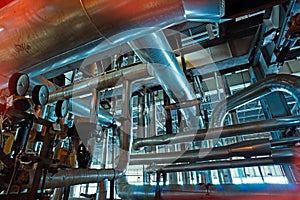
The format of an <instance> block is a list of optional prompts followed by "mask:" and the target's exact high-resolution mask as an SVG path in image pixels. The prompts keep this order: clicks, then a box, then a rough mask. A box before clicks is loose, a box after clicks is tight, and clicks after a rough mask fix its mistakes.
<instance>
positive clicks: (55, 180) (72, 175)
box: [30, 169, 117, 189]
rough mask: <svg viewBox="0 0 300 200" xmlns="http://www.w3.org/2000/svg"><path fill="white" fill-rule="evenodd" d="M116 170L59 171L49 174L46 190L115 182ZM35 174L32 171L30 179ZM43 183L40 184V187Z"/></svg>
mask: <svg viewBox="0 0 300 200" xmlns="http://www.w3.org/2000/svg"><path fill="white" fill-rule="evenodd" d="M116 173H117V172H116V171H115V170H114V169H65V170H58V172H57V173H55V174H50V173H49V174H48V175H47V176H46V180H45V185H44V187H45V189H46V188H60V187H67V186H71V185H78V184H86V183H97V182H101V181H103V180H105V179H109V180H113V179H114V178H115V177H116ZM33 175H34V172H33V171H30V177H33ZM41 186H42V183H40V187H41Z"/></svg>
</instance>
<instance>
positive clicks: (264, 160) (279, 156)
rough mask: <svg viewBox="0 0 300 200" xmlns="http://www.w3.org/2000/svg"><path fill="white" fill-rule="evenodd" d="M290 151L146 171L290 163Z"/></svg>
mask: <svg viewBox="0 0 300 200" xmlns="http://www.w3.org/2000/svg"><path fill="white" fill-rule="evenodd" d="M293 156H294V154H293V150H292V149H288V148H285V149H275V150H273V151H272V156H270V157H269V156H268V157H261V158H248V159H237V160H226V161H205V162H199V163H190V164H178V165H167V166H159V165H158V166H149V167H148V168H147V171H148V172H149V173H152V172H155V171H160V172H186V171H199V170H201V171H203V170H217V169H229V168H238V167H253V166H262V165H276V164H286V163H291V161H292V158H293Z"/></svg>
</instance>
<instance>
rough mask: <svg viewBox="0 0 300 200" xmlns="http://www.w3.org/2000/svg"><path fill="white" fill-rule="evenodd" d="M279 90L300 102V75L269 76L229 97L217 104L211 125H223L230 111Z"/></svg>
mask: <svg viewBox="0 0 300 200" xmlns="http://www.w3.org/2000/svg"><path fill="white" fill-rule="evenodd" d="M277 91H281V92H286V93H288V94H289V95H291V96H293V97H294V98H295V99H296V101H297V103H300V77H297V76H293V75H287V74H278V75H273V76H269V77H267V78H265V79H264V80H261V81H259V82H256V83H254V84H253V85H250V86H249V87H247V88H245V89H243V90H241V91H239V92H237V93H235V94H233V95H231V96H229V97H227V98H226V99H224V100H222V101H220V102H219V103H218V104H217V105H216V106H215V109H214V110H213V113H212V117H211V123H210V126H211V127H212V128H213V127H221V126H222V125H223V122H224V119H225V116H226V114H227V113H228V111H230V110H233V109H236V108H238V107H240V106H242V105H244V104H246V103H249V102H251V101H254V100H256V99H258V98H262V97H264V96H266V95H268V94H270V93H272V92H277Z"/></svg>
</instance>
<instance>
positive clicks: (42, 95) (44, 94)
mask: <svg viewBox="0 0 300 200" xmlns="http://www.w3.org/2000/svg"><path fill="white" fill-rule="evenodd" d="M48 98H49V90H48V88H47V86H45V85H36V86H35V87H34V88H33V91H32V101H33V103H35V104H36V105H45V104H46V103H47V102H48Z"/></svg>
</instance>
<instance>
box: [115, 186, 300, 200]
mask: <svg viewBox="0 0 300 200" xmlns="http://www.w3.org/2000/svg"><path fill="white" fill-rule="evenodd" d="M159 189H160V198H159V199H162V200H163V199H171V200H182V199H193V200H199V199H211V200H212V199H213V200H230V199H243V198H244V197H245V195H249V196H250V198H247V199H266V198H267V197H269V195H272V197H281V198H275V199H278V200H279V199H285V198H287V199H297V197H298V194H297V193H298V192H297V191H298V187H295V185H290V184H226V185H211V186H210V187H209V188H208V189H209V190H208V192H209V195H208V193H207V188H206V185H205V184H203V185H200V184H194V185H193V184H186V185H163V186H160V188H159ZM156 191H157V186H153V185H133V184H123V185H121V186H120V188H119V190H118V196H119V197H120V198H121V199H124V200H125V199H126V200H128V199H134V200H145V199H147V200H155V199H157V198H155V193H156ZM295 193H296V195H295ZM282 194H283V196H279V195H282ZM289 194H293V195H292V197H296V198H292V197H291V196H290V195H289ZM256 197H259V198H256ZM289 197H291V198H289Z"/></svg>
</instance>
